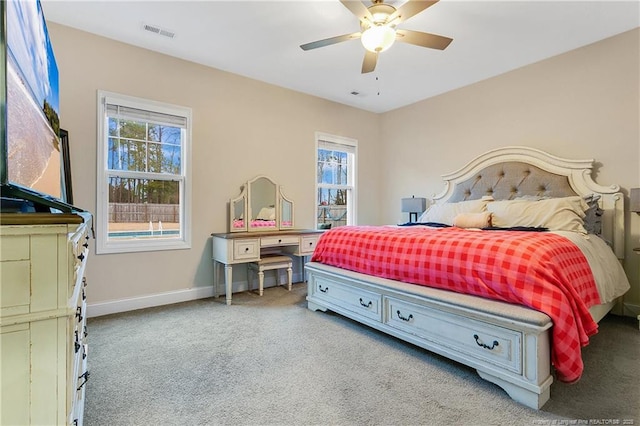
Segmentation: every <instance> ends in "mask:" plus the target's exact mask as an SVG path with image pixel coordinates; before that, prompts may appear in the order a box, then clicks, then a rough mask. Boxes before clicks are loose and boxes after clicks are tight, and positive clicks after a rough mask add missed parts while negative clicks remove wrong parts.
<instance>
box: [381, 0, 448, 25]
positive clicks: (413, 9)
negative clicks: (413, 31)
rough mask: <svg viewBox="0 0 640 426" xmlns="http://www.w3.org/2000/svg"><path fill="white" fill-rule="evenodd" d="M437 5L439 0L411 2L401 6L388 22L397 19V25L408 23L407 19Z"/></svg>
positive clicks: (411, 0) (414, 0) (412, 0)
mask: <svg viewBox="0 0 640 426" xmlns="http://www.w3.org/2000/svg"><path fill="white" fill-rule="evenodd" d="M436 3H438V0H435V1H423V0H409V1H407V2H406V3H405V4H403V5H402V6H400V8H398V10H396V11H395V12H393V13H392V14H391V15H389V18H388V19H387V22H391V21H393V20H394V19H397V21H396V22H395V24H399V23H400V22H402V21H406V20H407V19H409V18H411V17H412V16H414V15H417V14H418V13H420V12H422V11H423V10H425V9H426V8H428V7H430V6H433V5H434V4H436Z"/></svg>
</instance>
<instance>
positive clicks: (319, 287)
mask: <svg viewBox="0 0 640 426" xmlns="http://www.w3.org/2000/svg"><path fill="white" fill-rule="evenodd" d="M318 290H320V291H321V292H323V293H326V292H328V291H329V287H325V288H324V289H323V288H322V286H321V285H318Z"/></svg>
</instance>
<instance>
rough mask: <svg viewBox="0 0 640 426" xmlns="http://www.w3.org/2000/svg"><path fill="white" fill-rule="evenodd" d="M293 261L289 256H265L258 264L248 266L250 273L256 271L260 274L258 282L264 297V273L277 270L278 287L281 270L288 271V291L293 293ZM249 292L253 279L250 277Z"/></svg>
mask: <svg viewBox="0 0 640 426" xmlns="http://www.w3.org/2000/svg"><path fill="white" fill-rule="evenodd" d="M292 266H293V261H292V260H291V258H290V257H289V256H285V255H282V254H271V255H266V256H263V257H262V258H261V259H260V260H258V261H257V262H251V263H249V264H248V267H249V271H254V272H257V273H258V282H259V288H258V291H259V294H260V296H262V293H263V290H264V271H271V270H274V269H275V270H276V271H277V272H276V274H277V275H276V285H279V283H278V281H279V278H280V273H279V271H278V270H279V269H285V268H286V269H287V290H289V291H291V279H292V278H291V277H292V274H293V271H292V269H291V268H292ZM248 281H249V291H251V289H252V287H253V286H252V285H251V283H252V279H251V278H250V277H249V279H248Z"/></svg>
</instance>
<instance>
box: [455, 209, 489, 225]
mask: <svg viewBox="0 0 640 426" xmlns="http://www.w3.org/2000/svg"><path fill="white" fill-rule="evenodd" d="M453 226H457V227H458V228H486V227H487V226H491V213H489V212H482V213H460V214H458V215H457V216H456V217H454V218H453Z"/></svg>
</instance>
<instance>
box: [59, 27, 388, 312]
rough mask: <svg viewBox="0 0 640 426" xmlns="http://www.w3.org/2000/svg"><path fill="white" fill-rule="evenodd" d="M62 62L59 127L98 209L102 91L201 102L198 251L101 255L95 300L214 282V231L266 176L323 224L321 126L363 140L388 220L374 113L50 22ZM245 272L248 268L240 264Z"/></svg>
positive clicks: (305, 220)
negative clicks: (245, 188) (235, 200)
mask: <svg viewBox="0 0 640 426" xmlns="http://www.w3.org/2000/svg"><path fill="white" fill-rule="evenodd" d="M49 32H50V34H51V38H52V44H53V45H54V46H55V53H56V59H57V61H58V67H59V70H60V91H61V95H60V110H61V111H60V116H61V127H63V128H65V129H67V130H68V131H69V139H70V151H71V160H72V179H73V185H74V188H73V192H74V204H76V205H77V206H78V207H80V208H85V209H87V210H89V211H92V212H95V211H96V195H95V194H96V133H97V131H96V114H97V113H96V102H97V95H96V91H97V90H98V89H101V90H107V91H111V92H117V93H122V94H126V95H130V96H137V97H142V98H146V99H153V100H158V101H162V102H168V103H172V104H176V105H182V106H187V107H191V108H192V109H193V140H192V154H193V155H192V159H193V162H192V172H193V211H192V215H193V228H192V230H193V240H192V242H193V244H192V248H191V249H190V250H176V251H163V252H150V253H127V254H110V255H93V256H92V257H91V261H90V262H89V263H88V266H87V277H88V279H89V280H90V284H91V291H90V292H89V296H88V297H89V299H88V300H89V303H90V304H95V303H100V302H106V301H111V300H120V299H127V298H133V297H139V296H144V295H150V294H157V293H163V292H170V291H176V290H183V289H189V288H194V287H205V286H210V285H211V280H212V276H213V266H212V261H211V254H210V253H211V243H210V238H209V236H210V234H211V233H212V232H226V231H227V223H226V218H227V210H226V209H227V207H226V206H227V202H228V200H229V199H230V198H232V197H236V196H237V195H239V193H240V186H241V185H242V183H243V182H246V181H247V180H248V179H250V178H253V177H254V176H256V175H268V176H270V177H271V178H273V179H274V180H275V181H276V182H278V183H280V184H281V185H283V191H284V193H285V195H286V196H287V197H288V198H289V199H291V200H294V201H295V209H296V210H295V214H296V217H295V219H296V226H297V227H301V228H310V227H313V226H314V214H315V195H314V182H315V165H314V159H315V139H314V137H315V132H316V131H322V132H326V133H330V134H335V135H341V136H347V137H350V138H354V139H357V140H358V144H359V145H358V149H359V151H358V153H359V159H360V163H359V168H358V182H359V189H360V196H359V207H360V209H359V217H358V220H359V222H360V223H379V222H380V218H379V216H378V210H377V206H378V205H379V204H380V200H379V199H378V195H377V191H376V189H377V188H378V187H379V186H380V183H379V178H380V176H379V173H378V169H379V167H378V163H379V161H380V160H379V158H380V157H379V156H378V155H377V153H378V152H379V133H380V132H379V129H378V128H377V123H378V121H377V120H376V117H377V116H376V115H375V114H372V113H369V112H365V111H362V110H359V109H356V108H351V107H347V106H343V105H339V104H336V103H333V102H329V101H325V100H322V99H319V98H315V97H312V96H308V95H304V94H300V93H297V92H293V91H290V90H285V89H282V88H279V87H275V86H272V85H268V84H265V83H261V82H258V81H255V80H251V79H247V78H244V77H240V76H237V75H234V74H230V73H226V72H223V71H219V70H215V69H211V68H207V67H204V66H201V65H197V64H194V63H191V62H187V61H183V60H180V59H176V58H172V57H169V56H166V55H161V54H158V53H154V52H151V51H148V50H144V49H140V48H137V47H133V46H130V45H126V44H122V43H119V42H115V41H112V40H109V39H106V38H102V37H97V36H94V35H91V34H88V33H85V32H81V31H77V30H74V29H71V28H69V27H65V26H61V25H57V24H54V23H49ZM238 275H239V277H241V276H242V275H241V274H238Z"/></svg>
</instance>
